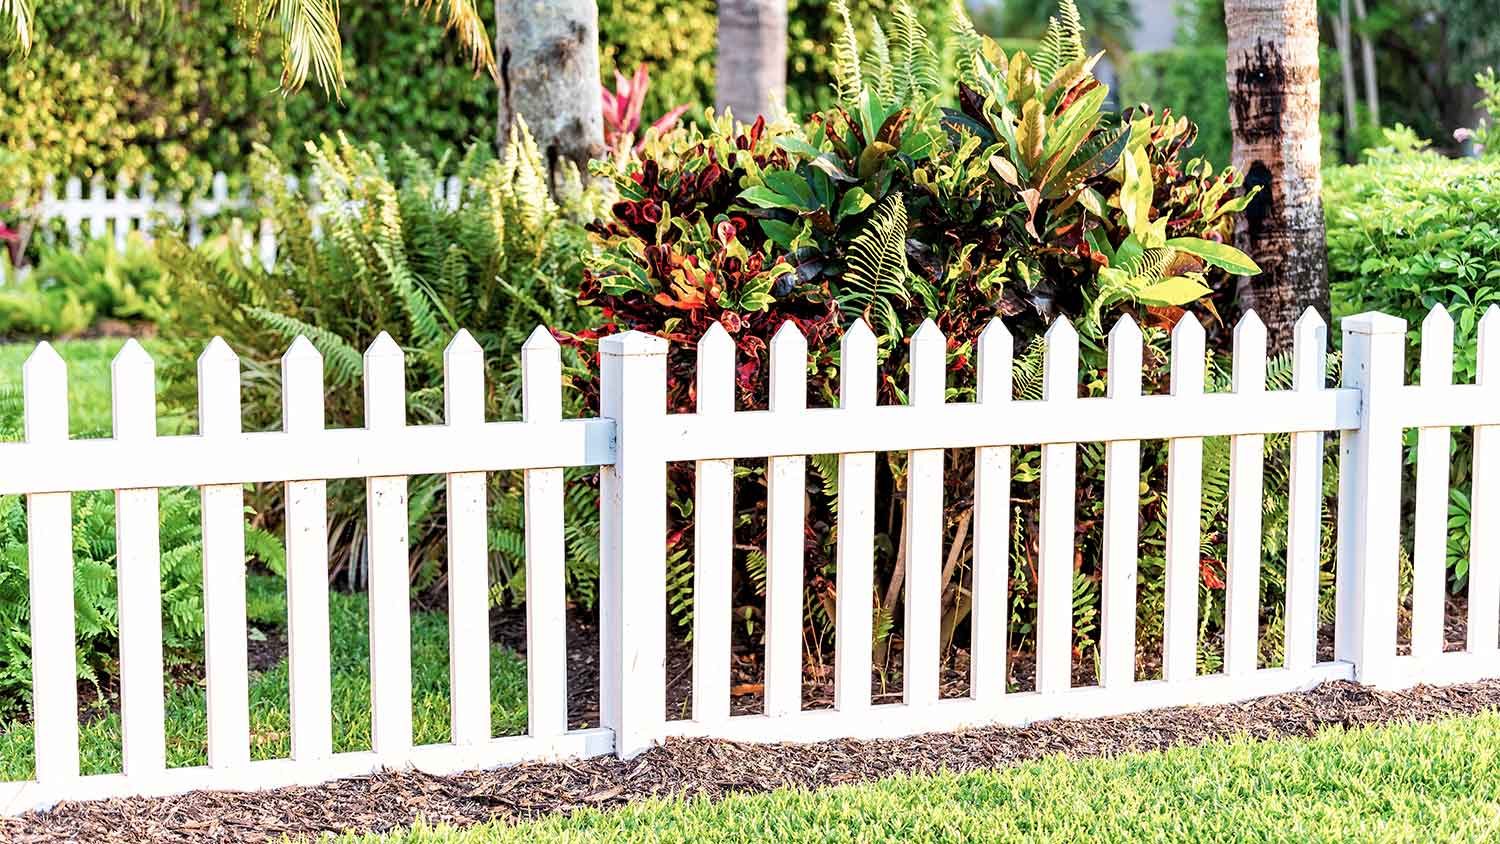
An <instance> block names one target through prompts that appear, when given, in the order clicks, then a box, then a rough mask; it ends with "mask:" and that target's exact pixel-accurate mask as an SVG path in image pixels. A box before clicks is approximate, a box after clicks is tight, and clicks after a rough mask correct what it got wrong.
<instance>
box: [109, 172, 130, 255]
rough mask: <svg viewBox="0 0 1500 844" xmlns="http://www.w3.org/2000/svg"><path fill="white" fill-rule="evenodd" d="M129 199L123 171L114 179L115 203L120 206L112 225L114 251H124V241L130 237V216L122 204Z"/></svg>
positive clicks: (127, 182)
mask: <svg viewBox="0 0 1500 844" xmlns="http://www.w3.org/2000/svg"><path fill="white" fill-rule="evenodd" d="M129 201H130V180H129V179H128V178H126V176H125V174H124V173H121V174H120V175H119V176H118V177H117V178H116V179H115V204H116V205H118V206H120V210H119V211H117V212H116V213H115V217H114V225H113V227H112V228H113V229H114V237H115V251H116V252H124V251H125V242H126V240H127V239H128V238H129V237H130V216H129V214H128V213H126V209H125V207H124V204H125V203H127V202H129Z"/></svg>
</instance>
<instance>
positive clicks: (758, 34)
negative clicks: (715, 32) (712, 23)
mask: <svg viewBox="0 0 1500 844" xmlns="http://www.w3.org/2000/svg"><path fill="white" fill-rule="evenodd" d="M786 3H787V0H719V66H718V79H717V80H716V81H715V88H716V91H717V95H716V96H715V98H714V99H715V105H716V106H717V107H718V110H719V113H721V114H722V113H723V112H724V111H726V110H729V111H733V112H734V116H735V117H736V118H738V119H739V120H743V121H745V122H747V123H748V122H750V121H753V120H754V119H755V118H756V116H758V115H762V114H764V115H766V116H767V117H776V116H778V115H779V114H780V113H781V109H782V108H783V107H784V106H785V103H786V40H787V29H786V27H787V10H786Z"/></svg>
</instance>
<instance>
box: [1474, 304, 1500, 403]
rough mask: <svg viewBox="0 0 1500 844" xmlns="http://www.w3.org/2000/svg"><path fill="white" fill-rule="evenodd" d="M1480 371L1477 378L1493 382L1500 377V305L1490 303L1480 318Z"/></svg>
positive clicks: (1481, 381) (1478, 351)
mask: <svg viewBox="0 0 1500 844" xmlns="http://www.w3.org/2000/svg"><path fill="white" fill-rule="evenodd" d="M1477 356H1478V363H1479V367H1478V371H1477V372H1476V373H1475V378H1476V380H1477V381H1478V382H1479V383H1481V384H1493V383H1494V382H1495V380H1496V379H1497V378H1500V305H1490V306H1489V308H1488V309H1486V310H1485V312H1484V316H1483V317H1481V318H1480V320H1479V348H1478V350H1477Z"/></svg>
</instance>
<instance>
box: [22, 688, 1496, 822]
mask: <svg viewBox="0 0 1500 844" xmlns="http://www.w3.org/2000/svg"><path fill="white" fill-rule="evenodd" d="M1497 707H1500V681H1496V680H1489V681H1485V682H1482V683H1473V684H1468V685H1461V686H1449V687H1417V688H1414V689H1410V690H1407V691H1400V692H1383V691H1377V690H1374V689H1370V688H1366V687H1363V686H1360V685H1358V684H1355V683H1350V682H1337V683H1327V684H1324V685H1322V686H1319V687H1318V688H1316V689H1314V690H1312V691H1310V692H1301V693H1293V694H1284V695H1276V696H1272V697H1266V698H1261V699H1259V700H1255V701H1250V702H1247V703H1241V704H1229V705H1224V706H1211V707H1181V708H1175V709H1163V710H1157V711H1153V712H1144V713H1139V714H1135V715H1125V716H1117V717H1110V718H1096V719H1088V720H1076V721H1068V720H1053V721H1044V722H1039V723H1036V724H1033V725H1031V726H1028V727H1025V728H1019V729H1018V728H1012V727H992V728H985V729H977V730H968V731H964V732H960V733H936V734H929V735H923V736H916V737H913V738H908V739H893V740H884V741H869V742H861V741H852V740H843V741H832V742H823V743H819V744H808V745H791V744H783V745H772V746H766V745H746V744H737V743H733V742H725V741H715V740H709V739H693V740H672V741H669V742H667V743H666V744H665V745H663V746H661V747H657V748H654V749H652V750H650V751H648V752H647V753H645V754H642V755H641V756H640V757H637V758H636V759H634V760H631V761H628V762H622V761H620V760H618V759H615V758H613V757H609V756H606V757H600V758H597V759H589V760H577V761H571V762H558V763H534V764H527V765H521V766H518V767H514V768H508V769H503V770H498V771H487V772H472V773H467V774H459V775H455V776H448V777H435V776H428V775H426V774H421V773H417V772H411V771H402V772H397V771H386V772H383V773H380V774H377V775H374V776H370V777H359V778H353V779H347V780H341V781H339V782H334V783H329V784H326V785H321V786H315V787H303V788H286V789H278V790H274V791H265V792H256V793H250V794H241V793H224V792H194V793H191V794H186V795H181V796H176V797H167V798H156V799H144V798H143V799H130V800H110V801H100V802H92V803H85V802H77V803H63V804H60V805H59V806H57V807H56V808H55V809H54V810H52V811H51V812H48V813H45V814H31V815H26V816H23V817H20V818H9V819H3V820H0V841H5V842H15V844H34V843H35V842H43V841H59V840H87V841H121V842H125V841H128V842H136V841H143V840H150V841H171V842H208V841H243V842H259V841H277V840H281V837H282V836H287V837H289V838H292V839H297V838H306V837H313V836H317V835H321V834H323V833H335V834H338V833H344V832H374V833H380V832H385V831H389V830H392V829H396V828H400V827H404V826H409V825H410V824H411V823H413V822H414V821H415V820H416V819H417V818H418V817H419V816H420V817H422V818H424V819H426V821H428V822H429V823H440V822H441V823H448V824H452V825H458V826H467V825H471V824H475V823H481V822H485V821H490V820H495V819H499V820H504V821H521V820H526V819H531V818H537V817H542V816H546V815H551V814H559V813H569V812H572V811H575V810H577V809H580V808H584V807H595V808H608V807H612V806H617V805H621V804H624V803H626V802H629V801H633V800H640V799H644V798H650V797H679V798H687V797H703V798H708V799H718V798H722V797H725V796H727V795H730V794H736V793H753V792H765V791H770V790H773V789H776V788H781V787H801V788H818V787H822V786H828V785H836V784H843V783H854V782H863V781H869V780H875V779H879V778H883V777H889V776H893V775H899V774H914V773H930V772H935V771H939V770H948V771H966V770H976V769H984V768H999V767H1006V766H1010V765H1014V764H1017V763H1020V762H1023V761H1026V760H1032V759H1038V758H1041V757H1045V756H1050V755H1053V754H1063V755H1066V756H1069V757H1087V756H1108V755H1115V754H1120V753H1129V752H1142V751H1153V750H1162V749H1165V748H1169V747H1175V746H1184V745H1197V744H1202V743H1205V742H1209V741H1215V740H1221V739H1227V738H1231V737H1234V736H1240V735H1244V736H1249V737H1251V738H1254V739H1260V740H1264V739H1274V738H1281V737H1305V736H1311V735H1313V734H1315V733H1317V732H1318V731H1320V730H1322V729H1325V728H1349V727H1360V726H1365V725H1376V724H1386V723H1392V722H1409V721H1427V720H1433V719H1437V718H1444V717H1448V716H1455V715H1470V714H1474V713H1477V712H1480V711H1484V710H1489V709H1494V708H1497Z"/></svg>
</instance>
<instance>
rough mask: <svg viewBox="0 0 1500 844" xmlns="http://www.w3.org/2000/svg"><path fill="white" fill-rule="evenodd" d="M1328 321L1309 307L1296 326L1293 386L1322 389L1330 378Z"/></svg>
mask: <svg viewBox="0 0 1500 844" xmlns="http://www.w3.org/2000/svg"><path fill="white" fill-rule="evenodd" d="M1327 349H1328V323H1326V322H1324V321H1323V315H1322V314H1320V313H1318V310H1317V308H1311V307H1310V308H1308V309H1307V310H1305V311H1303V312H1302V316H1300V317H1298V318H1297V324H1296V325H1295V326H1294V327H1293V329H1292V388H1293V389H1297V390H1321V389H1322V388H1323V387H1324V382H1325V381H1326V380H1327V374H1326V372H1327V368H1328V365H1327Z"/></svg>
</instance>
